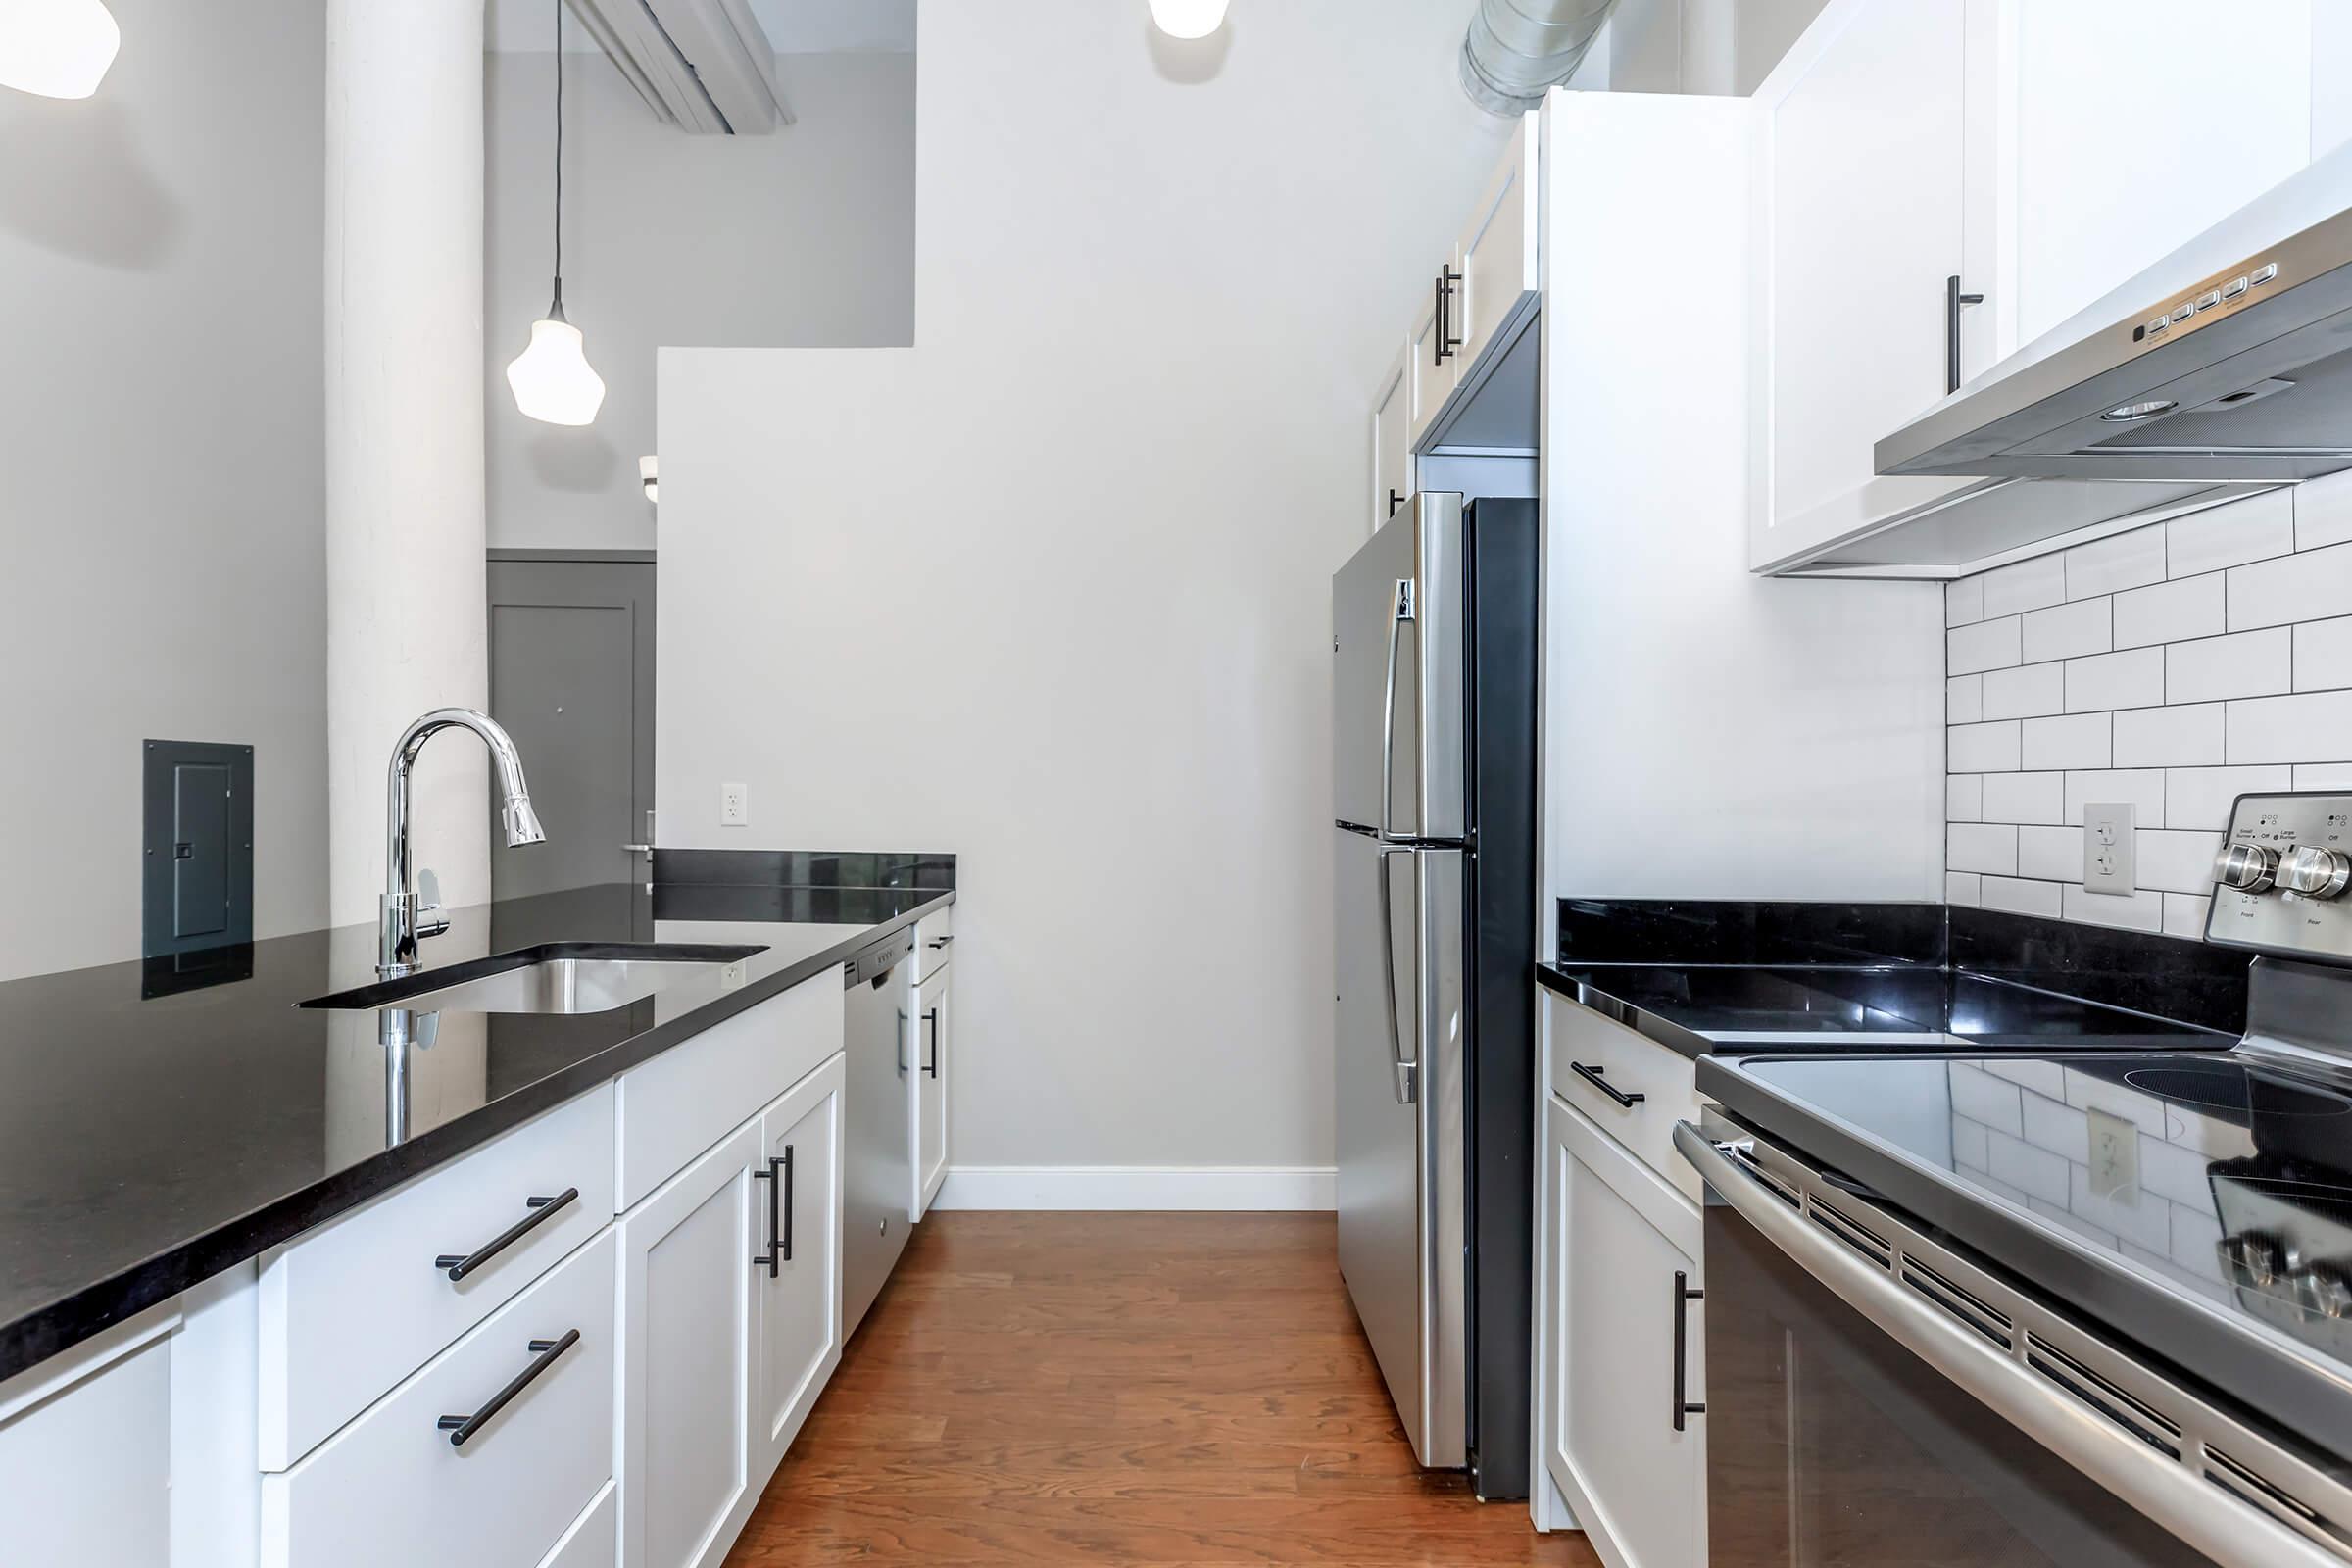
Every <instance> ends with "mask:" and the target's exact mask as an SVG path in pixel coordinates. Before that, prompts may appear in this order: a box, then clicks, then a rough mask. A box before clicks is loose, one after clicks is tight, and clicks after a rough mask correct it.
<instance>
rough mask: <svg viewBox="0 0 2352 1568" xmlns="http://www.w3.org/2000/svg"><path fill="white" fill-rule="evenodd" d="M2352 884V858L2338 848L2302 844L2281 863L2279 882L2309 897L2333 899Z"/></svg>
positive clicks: (2288, 852) (2292, 891)
mask: <svg viewBox="0 0 2352 1568" xmlns="http://www.w3.org/2000/svg"><path fill="white" fill-rule="evenodd" d="M2347 884H2352V859H2348V858H2345V857H2344V855H2343V854H2342V852H2340V851H2337V850H2325V849H2322V848H2320V847H2319V846H2318V845H2316V844H2304V845H2299V846H2297V847H2296V848H2294V849H2291V850H2289V851H2287V852H2286V858H2285V859H2283V860H2281V861H2280V862H2279V863H2278V885H2279V886H2280V887H2282V888H2284V889H2286V891H2287V892H2289V893H2300V894H2302V895H2303V896H2304V897H2305V898H2307V899H2332V898H2334V897H2335V896H2336V895H2337V894H2339V893H2341V892H2343V891H2344V888H2345V886H2346V885H2347Z"/></svg>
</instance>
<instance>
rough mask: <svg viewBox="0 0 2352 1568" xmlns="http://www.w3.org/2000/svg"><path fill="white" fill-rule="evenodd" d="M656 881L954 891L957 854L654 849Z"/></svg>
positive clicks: (930, 852) (939, 852) (742, 885)
mask: <svg viewBox="0 0 2352 1568" xmlns="http://www.w3.org/2000/svg"><path fill="white" fill-rule="evenodd" d="M654 882H655V884H656V885H657V886H659V885H662V884H683V883H716V884H720V885H723V886H727V887H793V888H801V887H830V888H887V889H892V890H898V891H907V890H911V891H915V892H920V891H923V890H925V889H929V888H939V889H943V890H946V891H950V892H952V891H954V889H955V887H956V857H955V856H953V855H950V854H947V853H946V852H944V851H933V850H885V851H872V850H664V849H657V850H655V851H654Z"/></svg>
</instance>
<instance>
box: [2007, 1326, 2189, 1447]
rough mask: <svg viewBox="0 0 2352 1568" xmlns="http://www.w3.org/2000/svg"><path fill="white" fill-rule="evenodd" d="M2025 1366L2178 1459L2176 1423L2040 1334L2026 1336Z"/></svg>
mask: <svg viewBox="0 0 2352 1568" xmlns="http://www.w3.org/2000/svg"><path fill="white" fill-rule="evenodd" d="M2026 1365H2028V1366H2030V1367H2032V1368H2033V1369H2034V1371H2036V1372H2038V1373H2040V1374H2041V1375H2042V1376H2043V1377H2045V1378H2048V1379H2049V1380H2050V1381H2051V1382H2052V1383H2055V1384H2057V1385H2058V1386H2059V1387H2060V1388H2062V1389H2064V1390H2065V1391H2066V1392H2067V1393H2069V1394H2071V1395H2073V1396H2074V1397H2076V1398H2078V1399H2080V1400H2082V1402H2083V1403H2084V1404H2087V1405H2089V1406H2090V1407H2091V1408H2092V1409H2094V1410H2096V1411H2098V1412H2099V1414H2101V1415H2103V1416H2105V1417H2106V1418H2107V1419H2108V1420H2110V1421H2112V1422H2114V1423H2115V1424H2116V1425H2117V1426H2119V1427H2122V1428H2123V1429H2124V1430H2125V1431H2126V1432H2129V1433H2131V1435H2132V1436H2133V1437H2135V1438H2137V1439H2138V1440H2139V1441H2140V1442H2142V1443H2144V1444H2146V1445H2147V1446H2149V1447H2151V1448H2154V1449H2156V1450H2157V1451H2158V1452H2160V1453H2164V1454H2168V1455H2170V1456H2171V1457H2173V1458H2175V1459H2178V1458H2180V1425H2179V1423H2177V1422H2175V1421H2174V1420H2173V1419H2172V1418H2171V1417H2169V1416H2167V1415H2165V1414H2164V1413H2163V1412H2162V1411H2160V1410H2158V1409H2156V1408H2155V1407H2154V1406H2152V1405H2150V1404H2149V1403H2148V1402H2147V1401H2146V1400H2144V1399H2141V1398H2140V1397H2137V1396H2136V1395H2134V1394H2132V1393H2131V1391H2130V1390H2128V1389H2126V1388H2124V1387H2122V1386H2121V1385H2120V1384H2118V1383H2116V1382H2115V1381H2114V1380H2113V1379H2112V1378H2109V1377H2107V1376H2105V1375H2104V1374H2102V1373H2099V1372H2094V1371H2093V1370H2091V1369H2090V1368H2089V1367H2088V1366H2086V1365H2084V1364H2083V1363H2082V1361H2080V1360H2078V1359H2077V1358H2075V1357H2074V1356H2071V1355H2069V1354H2067V1353H2066V1352H2065V1351H2064V1350H2061V1349H2059V1348H2057V1347H2056V1346H2054V1345H2052V1344H2051V1343H2050V1342H2049V1341H2047V1340H2045V1339H2043V1338H2042V1337H2041V1336H2040V1335H2038V1334H2034V1333H2033V1332H2031V1331H2029V1332H2028V1333H2027V1335H2026Z"/></svg>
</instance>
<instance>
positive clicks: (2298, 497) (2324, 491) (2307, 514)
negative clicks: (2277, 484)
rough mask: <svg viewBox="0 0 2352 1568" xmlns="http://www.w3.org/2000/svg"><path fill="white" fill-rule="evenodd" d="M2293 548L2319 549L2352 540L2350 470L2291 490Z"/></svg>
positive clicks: (2285, 493) (2312, 480) (2351, 475)
mask: <svg viewBox="0 0 2352 1568" xmlns="http://www.w3.org/2000/svg"><path fill="white" fill-rule="evenodd" d="M2279 493H2280V494H2283V495H2289V496H2292V497H2293V498H2294V510H2295V548H2296V549H2297V550H2321V549H2325V548H2326V547H2327V546H2328V545H2340V544H2343V543H2345V542H2346V541H2347V540H2352V471H2348V472H2343V473H2331V474H2328V475H2327V476H2326V477H2324V478H2319V479H2308V480H2306V481H2304V482H2303V483H2302V484H2299V485H2297V486H2295V487H2294V488H2293V489H2292V490H2286V491H2281V492H2279Z"/></svg>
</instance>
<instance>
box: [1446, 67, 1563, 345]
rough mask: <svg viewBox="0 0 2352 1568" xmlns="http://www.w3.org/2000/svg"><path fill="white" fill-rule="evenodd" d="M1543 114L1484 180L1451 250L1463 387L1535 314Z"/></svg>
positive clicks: (1527, 122)
mask: <svg viewBox="0 0 2352 1568" xmlns="http://www.w3.org/2000/svg"><path fill="white" fill-rule="evenodd" d="M1540 124H1541V113H1540V111H1534V110H1531V111H1529V112H1528V113H1527V114H1525V115H1522V116H1521V117H1520V119H1519V126H1518V128H1517V129H1516V130H1515V131H1513V132H1512V133H1511V141H1510V145H1509V147H1508V148H1506V149H1505V150H1504V153H1503V156H1502V161H1501V162H1500V163H1498V164H1496V165H1495V172H1494V173H1492V174H1490V175H1489V176H1488V177H1487V185H1486V189H1484V190H1483V191H1481V192H1480V193H1479V198H1478V206H1477V207H1476V208H1475V209H1474V210H1473V211H1472V213H1471V215H1470V222H1469V226H1467V227H1466V228H1464V229H1463V230H1462V236H1461V238H1460V240H1459V241H1458V242H1456V244H1455V246H1454V257H1455V261H1454V270H1455V271H1457V272H1459V273H1460V274H1461V283H1460V286H1459V287H1458V289H1457V290H1456V291H1455V301H1454V304H1453V307H1452V309H1451V311H1450V313H1449V314H1450V316H1451V317H1452V318H1453V319H1454V320H1455V323H1456V324H1455V331H1456V333H1457V334H1458V335H1459V336H1460V338H1461V340H1462V346H1461V349H1460V351H1459V358H1458V360H1457V361H1456V364H1457V365H1458V367H1459V376H1460V382H1461V384H1462V385H1464V386H1471V385H1473V384H1474V383H1475V381H1476V379H1477V377H1478V374H1479V371H1480V370H1481V369H1482V368H1483V364H1482V362H1483V361H1484V360H1485V356H1486V353H1487V350H1488V349H1490V348H1492V347H1494V346H1495V344H1496V343H1497V342H1500V341H1502V340H1503V339H1505V338H1506V337H1508V336H1510V335H1512V334H1513V333H1514V332H1515V330H1516V328H1517V327H1518V326H1519V324H1520V323H1521V322H1522V321H1524V320H1525V319H1526V318H1527V314H1528V313H1529V312H1530V311H1533V310H1534V309H1535V308H1536V293H1537V290H1538V289H1539V288H1540V287H1541V286H1542V280H1541V278H1540V276H1539V274H1538V261H1537V251H1536V241H1537V237H1538V236H1539V235H1540V234H1541V233H1542V231H1543V227H1542V224H1541V223H1539V222H1538V221H1537V213H1538V206H1539V195H1540V190H1539V184H1538V180H1537V170H1536V156H1537V149H1539V148H1540V147H1541V146H1542V145H1543V142H1544V138H1543V134H1542V132H1541V130H1540V128H1539V127H1540Z"/></svg>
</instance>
